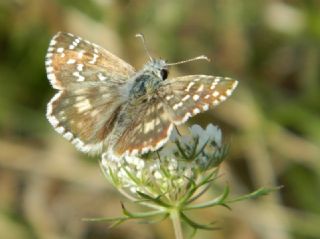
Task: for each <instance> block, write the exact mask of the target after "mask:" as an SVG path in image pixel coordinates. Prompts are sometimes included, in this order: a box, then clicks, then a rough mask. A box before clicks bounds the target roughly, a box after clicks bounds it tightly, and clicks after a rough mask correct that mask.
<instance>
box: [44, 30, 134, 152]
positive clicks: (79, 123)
mask: <svg viewBox="0 0 320 239" xmlns="http://www.w3.org/2000/svg"><path fill="white" fill-rule="evenodd" d="M46 69H47V74H48V78H49V80H50V82H51V84H52V86H53V88H56V89H58V90H60V91H59V92H58V93H57V94H56V95H55V96H54V97H53V98H52V100H51V101H50V102H49V104H48V107H47V118H48V120H49V122H50V123H51V124H52V125H53V127H54V128H55V130H56V131H57V132H58V133H60V134H62V135H63V136H64V137H65V138H66V139H68V140H70V141H71V142H72V143H73V144H75V145H76V147H77V148H78V149H80V150H81V151H84V152H89V153H96V152H99V151H101V150H102V147H103V140H104V139H105V138H106V137H107V136H108V134H109V133H110V132H111V130H112V127H113V126H114V122H115V120H116V117H117V114H118V112H119V110H120V108H121V105H122V104H123V102H125V101H126V100H127V99H126V96H124V95H123V94H122V93H121V90H120V87H121V86H123V85H125V84H126V82H127V80H128V77H129V76H130V75H132V74H134V69H133V67H131V66H130V65H129V64H127V63H125V62H124V61H123V60H121V59H120V58H118V57H116V56H114V55H113V54H111V53H109V52H108V51H106V50H104V49H103V48H101V47H99V46H97V45H95V44H92V43H90V42H88V41H84V40H82V39H81V38H80V37H76V36H74V35H72V34H69V33H58V34H56V35H55V36H54V37H53V39H52V40H51V42H50V46H49V49H48V53H47V56H46Z"/></svg>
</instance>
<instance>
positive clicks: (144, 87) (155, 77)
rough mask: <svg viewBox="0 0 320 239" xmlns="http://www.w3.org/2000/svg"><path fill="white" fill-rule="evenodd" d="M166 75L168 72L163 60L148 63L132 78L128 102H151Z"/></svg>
mask: <svg viewBox="0 0 320 239" xmlns="http://www.w3.org/2000/svg"><path fill="white" fill-rule="evenodd" d="M167 75H168V70H167V65H166V63H165V61H164V60H160V59H154V60H152V61H149V62H148V63H147V64H146V65H145V66H144V67H143V69H142V70H141V71H139V72H138V73H137V74H136V75H135V76H134V78H133V81H134V82H133V86H132V88H131V90H130V92H129V99H130V101H131V102H132V103H133V104H135V103H141V102H145V101H149V100H151V99H152V98H153V97H154V96H155V94H156V92H157V90H158V89H159V86H160V84H161V82H162V81H164V80H165V79H166V78H167Z"/></svg>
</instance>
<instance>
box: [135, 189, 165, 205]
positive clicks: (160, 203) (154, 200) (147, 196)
mask: <svg viewBox="0 0 320 239" xmlns="http://www.w3.org/2000/svg"><path fill="white" fill-rule="evenodd" d="M137 194H139V196H140V197H142V198H144V199H145V200H148V201H152V202H153V203H155V204H156V205H161V206H163V207H166V208H169V207H171V206H170V205H169V204H167V203H165V202H163V201H162V200H160V198H161V197H162V195H159V196H158V197H155V198H154V197H152V196H149V195H148V194H145V193H143V192H139V191H137Z"/></svg>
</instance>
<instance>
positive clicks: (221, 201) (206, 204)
mask: <svg viewBox="0 0 320 239" xmlns="http://www.w3.org/2000/svg"><path fill="white" fill-rule="evenodd" d="M228 195H229V187H228V186H226V187H225V188H224V191H223V193H222V194H221V195H220V196H219V197H217V198H215V199H213V200H210V201H207V202H204V203H200V204H196V205H190V206H187V207H185V208H184V210H193V209H201V208H208V207H213V206H216V205H221V206H225V207H227V208H229V207H228V206H227V205H225V199H226V198H227V197H228Z"/></svg>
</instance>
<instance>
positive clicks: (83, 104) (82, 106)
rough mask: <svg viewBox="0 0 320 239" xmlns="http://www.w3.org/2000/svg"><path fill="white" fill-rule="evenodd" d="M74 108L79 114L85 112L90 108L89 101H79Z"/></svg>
mask: <svg viewBox="0 0 320 239" xmlns="http://www.w3.org/2000/svg"><path fill="white" fill-rule="evenodd" d="M74 106H75V107H76V108H77V109H78V112H79V113H82V112H85V111H87V110H89V109H91V108H92V106H91V104H90V101H89V100H88V99H85V100H83V101H80V102H78V103H76V104H75V105H74Z"/></svg>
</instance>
